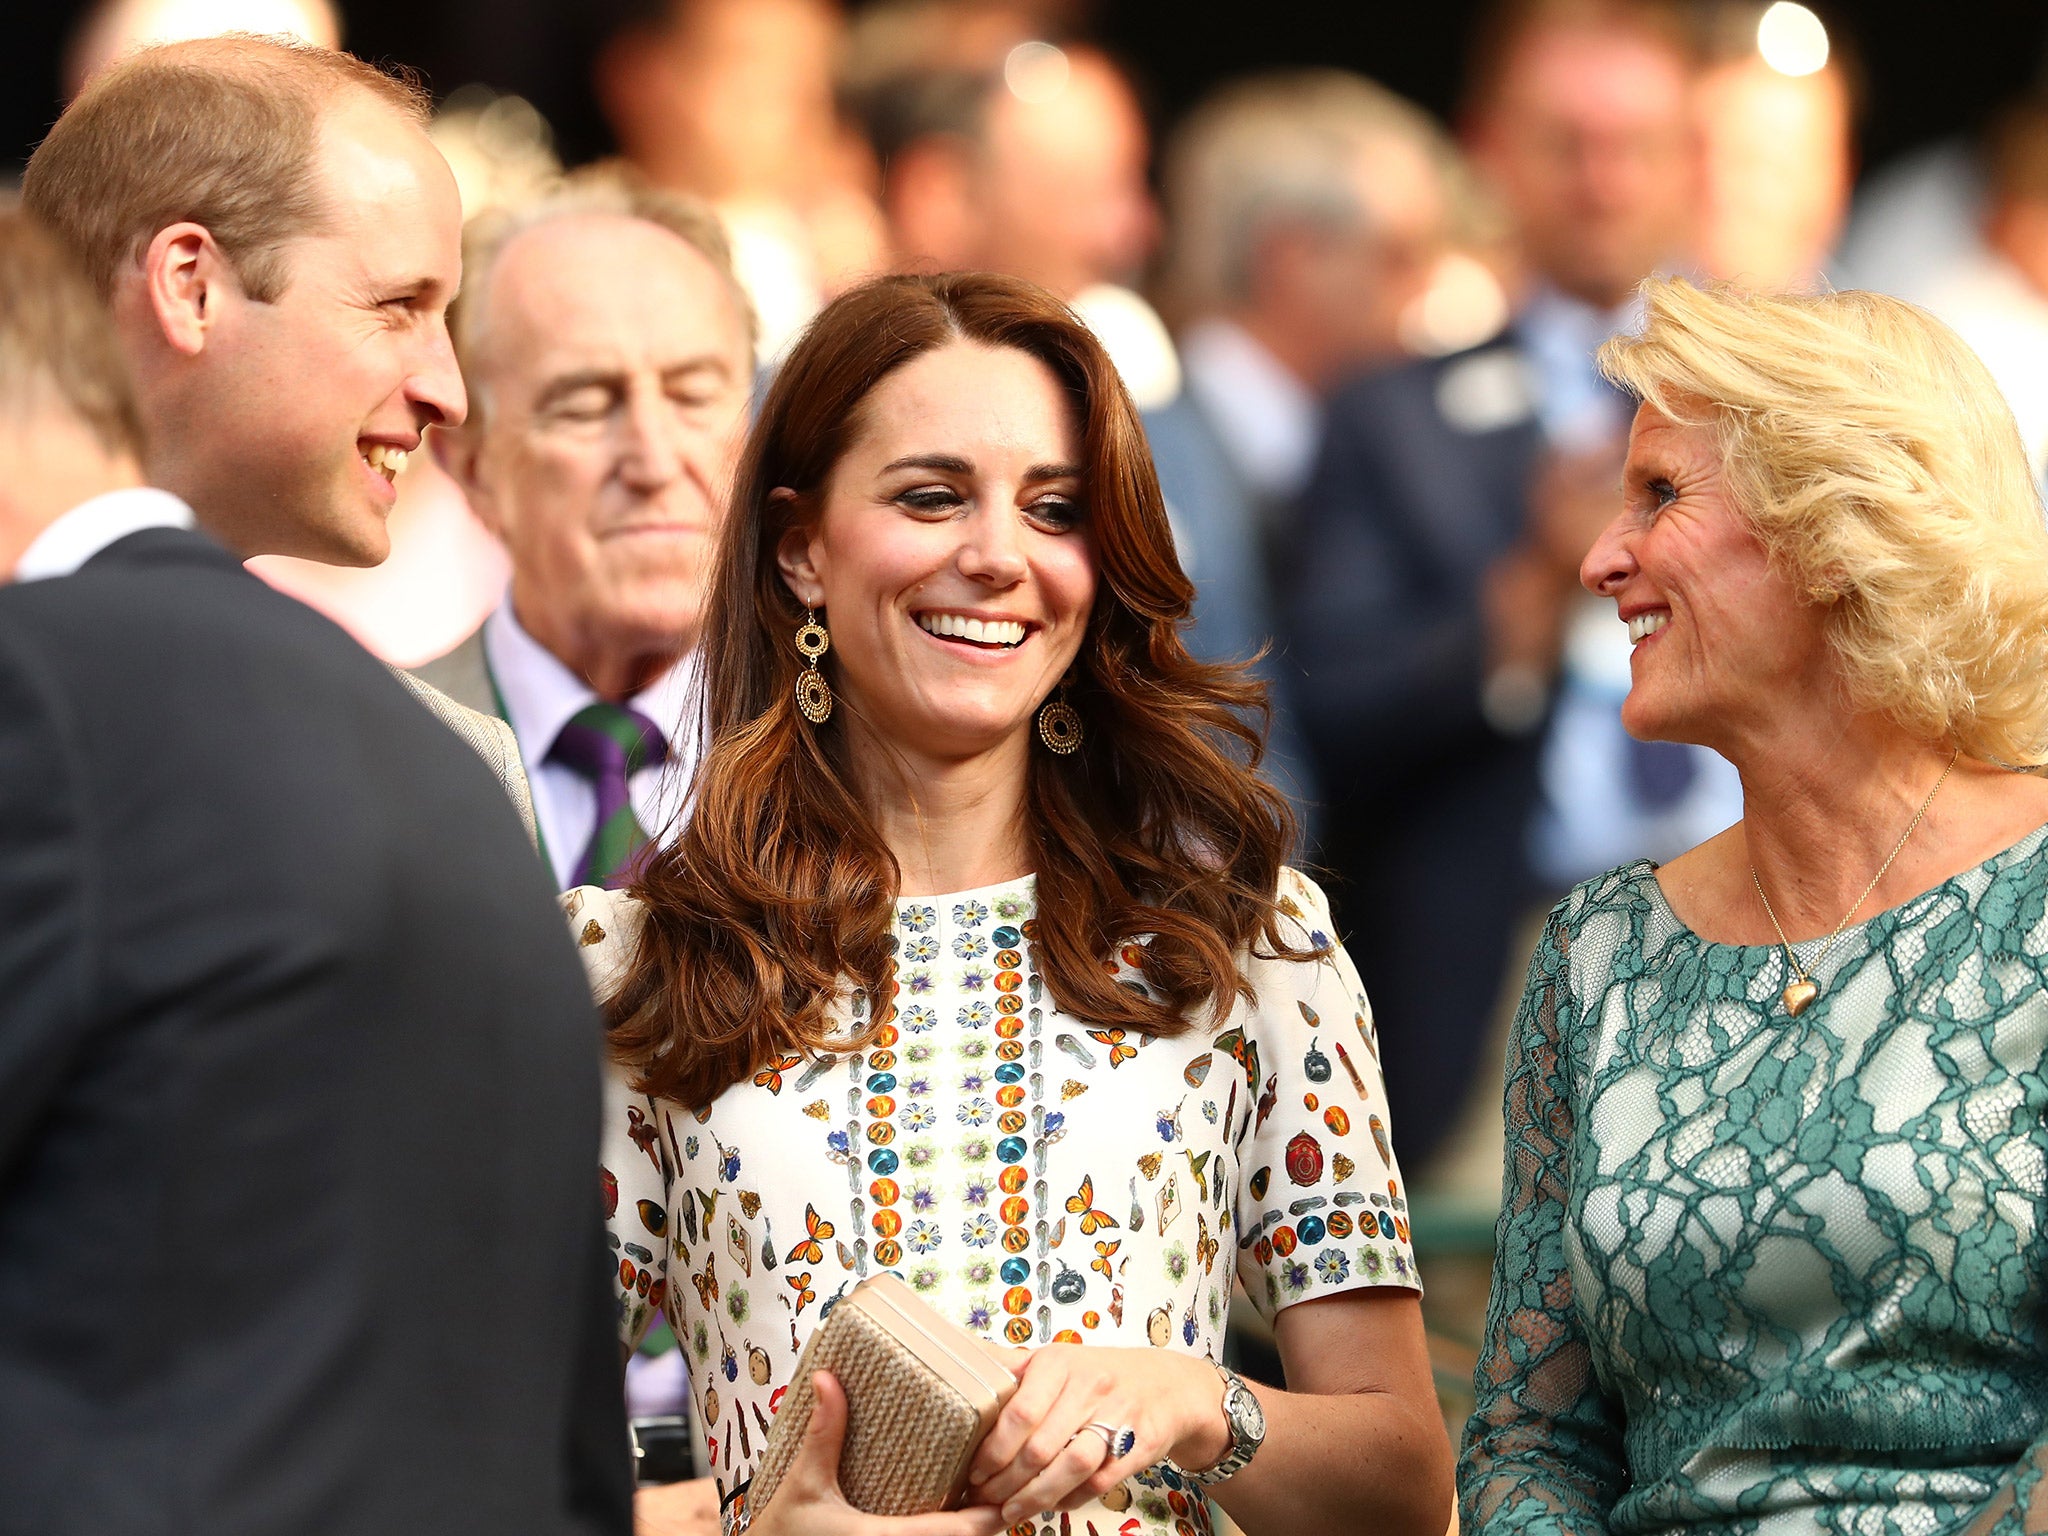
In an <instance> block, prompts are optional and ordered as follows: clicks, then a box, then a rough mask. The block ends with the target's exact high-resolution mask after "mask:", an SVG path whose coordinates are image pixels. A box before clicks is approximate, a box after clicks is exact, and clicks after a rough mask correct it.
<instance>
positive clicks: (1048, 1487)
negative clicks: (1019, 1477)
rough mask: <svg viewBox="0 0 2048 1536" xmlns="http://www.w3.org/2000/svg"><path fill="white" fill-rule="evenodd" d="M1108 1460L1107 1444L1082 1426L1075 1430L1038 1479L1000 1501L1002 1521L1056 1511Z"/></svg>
mask: <svg viewBox="0 0 2048 1536" xmlns="http://www.w3.org/2000/svg"><path fill="white" fill-rule="evenodd" d="M1108 1460H1109V1442H1108V1441H1107V1440H1106V1439H1105V1438H1104V1437H1103V1436H1102V1435H1101V1434H1100V1433H1098V1432H1097V1431H1095V1430H1092V1429H1089V1428H1088V1427H1087V1426H1086V1425H1085V1424H1084V1425H1082V1426H1081V1427H1080V1428H1079V1429H1077V1430H1075V1431H1074V1432H1073V1434H1072V1435H1071V1437H1070V1438H1069V1439H1068V1440H1067V1442H1066V1444H1065V1445H1063V1446H1061V1447H1060V1448H1059V1449H1058V1450H1057V1451H1056V1452H1055V1454H1054V1455H1053V1457H1052V1459H1051V1460H1050V1461H1049V1462H1047V1463H1046V1465H1045V1469H1044V1470H1043V1471H1041V1472H1040V1473H1038V1475H1037V1476H1035V1477H1031V1478H1029V1479H1027V1480H1026V1481H1025V1482H1024V1484H1023V1486H1022V1487H1020V1488H1018V1489H1017V1490H1016V1491H1015V1492H1014V1493H1012V1494H1010V1495H1009V1496H1008V1497H1007V1498H1005V1499H1004V1500H1003V1518H1004V1519H1005V1520H1021V1519H1023V1518H1024V1517H1025V1516H1026V1515H1035V1514H1037V1513H1039V1512H1040V1511H1042V1510H1050V1509H1056V1508H1058V1507H1059V1506H1060V1504H1062V1503H1063V1502H1065V1501H1066V1500H1067V1498H1068V1497H1069V1495H1071V1494H1072V1493H1073V1492H1074V1490H1075V1489H1077V1488H1079V1487H1081V1486H1082V1485H1084V1484H1085V1483H1087V1481H1088V1480H1089V1479H1090V1478H1092V1477H1093V1476H1094V1475H1095V1474H1096V1473H1097V1472H1098V1471H1099V1470H1101V1468H1102V1466H1103V1463H1105V1462H1106V1461H1108Z"/></svg>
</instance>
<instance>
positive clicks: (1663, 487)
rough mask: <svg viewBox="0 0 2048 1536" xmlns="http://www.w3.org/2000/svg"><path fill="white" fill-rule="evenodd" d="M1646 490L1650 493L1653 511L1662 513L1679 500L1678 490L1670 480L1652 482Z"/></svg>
mask: <svg viewBox="0 0 2048 1536" xmlns="http://www.w3.org/2000/svg"><path fill="white" fill-rule="evenodd" d="M1646 489H1647V490H1648V491H1649V493H1650V508H1651V510H1652V511H1662V510H1663V509H1664V508H1665V507H1668V506H1670V505H1671V503H1673V502H1674V501H1676V500H1678V488H1677V487H1676V486H1674V485H1673V484H1672V483H1671V482H1670V481H1669V480H1652V481H1651V482H1650V483H1649V485H1648V486H1647V487H1646Z"/></svg>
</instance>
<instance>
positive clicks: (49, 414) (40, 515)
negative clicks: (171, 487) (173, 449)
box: [0, 388, 142, 583]
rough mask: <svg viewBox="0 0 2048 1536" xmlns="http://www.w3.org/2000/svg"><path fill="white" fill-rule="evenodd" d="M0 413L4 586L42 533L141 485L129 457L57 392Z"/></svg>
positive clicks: (0, 548)
mask: <svg viewBox="0 0 2048 1536" xmlns="http://www.w3.org/2000/svg"><path fill="white" fill-rule="evenodd" d="M40 393H41V395H42V398H40V399H33V400H17V401H13V402H10V403H8V404H7V405H6V406H4V407H0V583H4V582H6V581H8V580H10V579H11V578H12V577H13V575H14V567H15V564H16V563H17V562H18V561H19V560H20V559H21V557H22V555H23V554H24V553H25V552H26V551H27V549H28V547H29V545H31V544H33V543H34V542H35V540H36V538H37V536H38V535H39V534H41V533H42V531H43V530H44V529H45V528H47V527H49V526H50V524H52V523H54V522H55V521H56V520H57V519H58V518H60V517H62V516H63V515H64V514H65V513H66V512H69V511H70V510H71V509H72V508H73V507H75V506H77V505H78V504H79V503H80V502H83V501H89V500H91V499H92V498H93V497H95V496H99V495H103V494H105V493H106V492H108V491H112V490H119V489H121V488H122V487H124V486H131V485H140V484H141V483H142V472H141V470H140V469H139V468H138V467H137V466H136V463H135V461H134V459H133V458H131V457H130V456H129V455H128V454H126V453H122V452H118V451H115V450H112V449H109V448H108V447H107V445H106V444H105V443H103V442H102V441H101V440H100V438H99V435H98V434H97V433H95V432H94V431H93V430H92V428H91V427H90V426H88V425H87V424H86V423H85V422H83V421H81V420H79V419H78V417H76V416H75V415H73V414H72V413H71V412H70V411H68V410H66V409H65V408H64V407H63V404H62V401H61V398H60V397H59V396H58V395H57V391H56V390H55V389H54V388H47V389H45V390H43V391H41V392H40Z"/></svg>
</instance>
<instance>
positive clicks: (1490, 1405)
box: [1458, 908, 1627, 1536]
mask: <svg viewBox="0 0 2048 1536" xmlns="http://www.w3.org/2000/svg"><path fill="white" fill-rule="evenodd" d="M1563 914H1564V909H1563V908H1559V910H1558V911H1557V912H1555V913H1553V914H1552V915H1551V919H1550V925H1549V927H1548V928H1547V929H1546V930H1545V932H1544V935H1543V942H1542V943H1541V944H1540V945H1538V947H1537V950H1536V954H1535V957H1534V959H1532V960H1531V961H1530V965H1529V983H1528V988H1527V990H1526V991H1525V992H1524V993H1523V996H1522V1003H1521V1008H1520V1010H1519V1011H1518V1012H1517V1014H1516V1016H1515V1027H1514V1031H1513V1034H1512V1037H1511V1040H1510V1043H1509V1047H1508V1062H1507V1097H1506V1105H1505V1114H1506V1119H1507V1148H1508V1150H1507V1159H1506V1169H1505V1172H1504V1174H1503V1177H1502V1190H1501V1201H1502V1209H1501V1216H1500V1226H1499V1229H1498V1231H1497V1233H1496V1239H1495V1254H1494V1266H1493V1299H1492V1302H1491V1304H1490V1305H1489V1307H1488V1309H1487V1319H1486V1338H1485V1341H1484V1343H1483V1344H1482V1346H1481V1349H1480V1355H1479V1366H1478V1370H1477V1373H1476V1381H1475V1388H1476V1405H1475V1407H1474V1409H1473V1413H1472V1420H1471V1422H1470V1424H1468V1425H1467V1426H1466V1429H1465V1449H1464V1456H1463V1458H1462V1463H1461V1465H1460V1467H1459V1475H1458V1491H1459V1500H1460V1508H1459V1518H1460V1523H1461V1525H1462V1527H1463V1529H1464V1531H1465V1532H1466V1533H1467V1536H1478V1533H1480V1532H1487V1533H1497V1532H1507V1531H1514V1532H1523V1531H1528V1532H1536V1533H1540V1536H1581V1533H1583V1536H1593V1533H1599V1532H1605V1531H1606V1529H1607V1520H1608V1513H1609V1511H1610V1510H1611V1509H1612V1508H1613V1507H1614V1502H1615V1500H1616V1499H1617V1498H1618V1497H1619V1496H1620V1494H1621V1492H1622V1491H1623V1488H1624V1486H1625V1484H1626V1482H1627V1471H1626V1465H1625V1463H1624V1461H1623V1458H1622V1446H1621V1429H1622V1426H1621V1416H1620V1411H1619V1409H1618V1408H1617V1407H1616V1406H1615V1405H1614V1404H1612V1403H1611V1402H1609V1400H1608V1399H1607V1398H1606V1397H1605V1396H1604V1395H1603V1394H1602V1392H1601V1390H1600V1384H1599V1382H1598V1381H1597V1380H1595V1378H1594V1375H1593V1362H1592V1355H1591V1352H1590V1350H1589V1349H1588V1347H1587V1343H1586V1337H1585V1334H1584V1333H1583V1332H1582V1331H1581V1329H1580V1326H1579V1321H1578V1316H1577V1313H1576V1311H1575V1310H1574V1307H1573V1304H1572V1280H1571V1272H1570V1269H1569V1268H1568V1267H1567V1263H1566V1258H1565V1245H1564V1228H1565V1200H1566V1194H1567V1186H1568V1179H1569V1171H1568V1163H1569V1159H1570V1156H1571V1142H1572V1105H1571V1097H1570V1091H1569V1066H1568V1063H1567V1060H1566V1053H1565V1045H1564V1041H1563V1037H1562V1036H1563V1027H1564V1024H1563V1020H1562V1018H1561V1015H1562V1014H1564V1013H1565V1011H1566V1008H1567V998H1568V987H1569V982H1568V978H1567V971H1566V961H1567V958H1568V956H1569V953H1570V946H1571V936H1570V932H1569V930H1568V929H1567V927H1566V925H1565V920H1564V915H1563Z"/></svg>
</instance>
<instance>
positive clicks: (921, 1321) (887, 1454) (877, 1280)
mask: <svg viewBox="0 0 2048 1536" xmlns="http://www.w3.org/2000/svg"><path fill="white" fill-rule="evenodd" d="M813 1371H830V1372H831V1373H832V1374H833V1376H834V1377H836V1378H837V1379H838V1381H839V1385H840V1386H841V1387H843V1388H844V1389H845V1391H846V1407H847V1424H846V1444H845V1446H844V1448H843V1449H842V1450H841V1452H840V1455H839V1486H840V1488H841V1490H842V1491H843V1492H844V1493H845V1495H846V1498H847V1501H848V1502H849V1503H851V1504H852V1505H853V1507H854V1508H855V1509H859V1510H864V1511H866V1512H867V1513H868V1514H871V1515H921V1514H927V1513H929V1512H930V1511H932V1510H935V1509H950V1508H952V1507H953V1505H954V1504H955V1503H957V1502H958V1500H959V1498H960V1495H961V1494H962V1493H963V1492H964V1491H965V1489H966V1484H967V1468H968V1464H969V1463H970V1462H971V1461H972V1460H973V1457H974V1452H975V1449H976V1447H978V1446H979V1445H980V1444H981V1441H982V1437H983V1436H984V1435H986V1434H987V1433H988V1432H989V1430H990V1429H991V1428H993V1427H994V1425H995V1421H996V1416H997V1415H998V1414H1000V1413H1001V1412H1002V1409H1003V1404H1004V1403H1006V1402H1008V1401H1009V1399H1010V1394H1011V1392H1013V1391H1014V1390H1015V1389H1016V1385H1017V1383H1016V1378H1015V1377H1013V1376H1012V1375H1011V1374H1010V1372H1009V1368H1008V1367H1007V1366H1006V1365H1005V1364H1004V1361H1003V1355H1002V1352H1001V1351H999V1350H997V1349H996V1348H995V1347H994V1346H992V1345H990V1344H987V1343H984V1342H983V1341H982V1340H980V1339H977V1338H976V1337H974V1335H972V1334H971V1333H968V1332H967V1331H966V1330H965V1329H963V1328H957V1327H955V1326H954V1325H953V1324H952V1323H949V1322H947V1321H946V1320H945V1319H944V1318H942V1317H940V1316H939V1314H938V1313H936V1312H934V1311H933V1310H932V1309H931V1308H930V1307H928V1306H926V1305H925V1304H924V1303H923V1302H921V1301H919V1300H918V1299H917V1297H916V1296H915V1295H914V1294H913V1293H912V1291H911V1290H910V1288H909V1287H908V1286H906V1285H905V1284H903V1282H902V1281H900V1280H898V1279H896V1278H895V1276H893V1275H876V1276H874V1277H873V1278H871V1279H868V1280H863V1281H862V1282H861V1283H860V1284H859V1285H857V1286H855V1287H854V1288H853V1289H852V1290H851V1291H848V1292H847V1293H846V1295H845V1297H844V1298H843V1299H842V1300H841V1301H840V1302H839V1304H838V1305H837V1306H836V1307H834V1308H833V1309H832V1315H831V1316H830V1317H828V1318H827V1319H825V1323H824V1326H823V1327H821V1328H819V1329H818V1330H817V1331H816V1332H815V1333H813V1334H812V1335H811V1337H810V1340H809V1342H808V1343H806V1344H805V1345H804V1351H803V1356H802V1358H801V1359H799V1360H798V1361H797V1367H796V1380H795V1381H794V1382H792V1383H791V1384H790V1387H789V1390H788V1391H787V1392H786V1393H784V1394H783V1398H782V1406H781V1408H780V1409H778V1410H777V1412H776V1415H775V1423H774V1426H773V1427H772V1428H771V1429H770V1430H769V1432H768V1444H767V1447H766V1448H765V1450H764V1451H763V1452H762V1456H761V1465H760V1468H759V1470H758V1471H756V1472H755V1474H754V1484H753V1487H752V1488H751V1489H750V1490H749V1492H748V1496H747V1505H748V1508H749V1510H750V1511H751V1513H752V1514H753V1515H756V1516H758V1515H759V1514H760V1512H761V1510H762V1509H764V1508H766V1507H767V1504H768V1501H769V1500H770V1499H771V1498H773V1497H774V1495H775V1489H776V1487H777V1485H778V1484H780V1483H781V1481H782V1478H783V1474H784V1473H786V1472H787V1471H788V1470H789V1464H790V1462H792V1461H793V1460H795V1459H796V1453H797V1451H798V1449H799V1448H800V1447H801V1446H802V1444H803V1438H804V1433H805V1431H806V1430H807V1429H808V1428H809V1427H810V1422H811V1404H812V1402H813V1394H812V1392H811V1373H812V1372H813Z"/></svg>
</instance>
